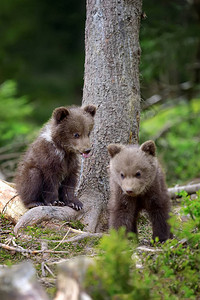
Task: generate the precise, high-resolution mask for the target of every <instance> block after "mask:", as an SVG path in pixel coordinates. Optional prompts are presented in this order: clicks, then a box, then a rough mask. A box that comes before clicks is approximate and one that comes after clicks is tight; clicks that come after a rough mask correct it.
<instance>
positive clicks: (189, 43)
mask: <svg viewBox="0 0 200 300" xmlns="http://www.w3.org/2000/svg"><path fill="white" fill-rule="evenodd" d="M143 10H144V11H145V13H146V15H147V18H146V19H145V20H143V21H142V24H141V31H140V43H141V49H142V57H141V74H142V87H144V86H145V88H144V89H143V93H144V94H148V95H151V91H152V85H153V84H154V86H153V88H155V85H157V86H159V87H160V88H163V85H164V86H165V85H166V86H169V85H176V84H179V83H182V82H185V81H193V79H194V69H193V68H192V67H191V68H188V65H191V66H192V65H193V64H194V63H195V62H196V60H198V59H197V57H196V56H197V52H198V50H197V49H198V42H199V21H198V18H196V13H195V7H193V5H192V4H191V3H189V2H188V1H181V2H180V1H176V0H175V1H174V0H168V1H161V2H159V3H158V1H156V0H152V1H148V0H144V1H143ZM183 49H184V51H183Z"/></svg>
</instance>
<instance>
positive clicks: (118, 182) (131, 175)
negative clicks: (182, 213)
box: [108, 141, 170, 241]
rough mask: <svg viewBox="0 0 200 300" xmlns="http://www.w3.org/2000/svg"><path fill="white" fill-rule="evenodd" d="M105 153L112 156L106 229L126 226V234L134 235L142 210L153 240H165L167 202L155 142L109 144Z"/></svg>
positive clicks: (168, 209) (168, 235) (167, 198)
mask: <svg viewBox="0 0 200 300" xmlns="http://www.w3.org/2000/svg"><path fill="white" fill-rule="evenodd" d="M108 151H109V154H110V156H111V160H110V193H111V194H110V199H109V204H108V209H109V212H110V219H109V226H110V227H113V228H115V229H118V228H119V227H121V226H125V227H126V230H127V232H131V231H132V232H134V233H137V219H138V216H139V213H140V211H141V210H143V209H145V210H146V211H147V213H148V214H149V217H150V220H151V222H152V227H153V239H155V237H158V238H159V240H160V241H165V240H167V239H168V238H169V237H170V227H169V225H168V223H167V220H168V218H169V211H170V199H169V196H168V192H167V187H166V184H165V179H164V174H163V172H162V170H161V168H160V166H159V163H158V160H157V158H156V146H155V143H154V142H153V141H147V142H145V143H144V144H142V145H141V146H137V145H128V146H124V145H120V144H110V145H109V146H108Z"/></svg>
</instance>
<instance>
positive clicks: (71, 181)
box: [59, 174, 83, 210]
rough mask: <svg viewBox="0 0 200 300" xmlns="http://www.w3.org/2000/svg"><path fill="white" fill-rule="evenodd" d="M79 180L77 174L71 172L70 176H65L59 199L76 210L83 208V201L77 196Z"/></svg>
mask: <svg viewBox="0 0 200 300" xmlns="http://www.w3.org/2000/svg"><path fill="white" fill-rule="evenodd" d="M76 182H77V176H76V175H74V174H71V176H70V177H69V178H67V177H66V178H65V179H64V180H63V181H62V183H61V186H60V188H59V200H60V201H61V202H64V203H65V204H64V205H67V206H69V207H72V208H73V209H76V210H81V209H82V208H83V203H82V202H81V201H80V200H78V199H77V198H76V196H75V187H76Z"/></svg>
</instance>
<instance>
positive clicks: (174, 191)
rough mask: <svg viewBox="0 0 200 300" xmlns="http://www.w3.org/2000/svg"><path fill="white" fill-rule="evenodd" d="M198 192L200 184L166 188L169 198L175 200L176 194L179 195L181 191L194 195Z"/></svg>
mask: <svg viewBox="0 0 200 300" xmlns="http://www.w3.org/2000/svg"><path fill="white" fill-rule="evenodd" d="M198 190H200V183H197V184H191V185H184V186H176V187H174V188H168V193H169V195H170V197H171V198H176V197H177V193H180V192H181V191H186V192H187V193H188V194H194V193H196V192H197V191H198Z"/></svg>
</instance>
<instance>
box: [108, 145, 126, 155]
mask: <svg viewBox="0 0 200 300" xmlns="http://www.w3.org/2000/svg"><path fill="white" fill-rule="evenodd" d="M122 148H123V146H122V145H120V144H110V145H108V146H107V149H108V152H109V154H110V156H111V157H114V156H115V155H116V154H118V153H119V152H120V151H121V150H122Z"/></svg>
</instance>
